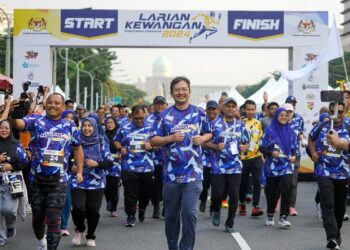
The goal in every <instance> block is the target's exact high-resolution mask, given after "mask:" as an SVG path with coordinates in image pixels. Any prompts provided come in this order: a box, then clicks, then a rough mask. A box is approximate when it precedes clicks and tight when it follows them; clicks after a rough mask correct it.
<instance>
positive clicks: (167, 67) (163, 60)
mask: <svg viewBox="0 0 350 250" xmlns="http://www.w3.org/2000/svg"><path fill="white" fill-rule="evenodd" d="M171 71H172V66H171V62H170V60H169V59H168V58H167V57H165V56H163V55H161V56H159V57H158V58H157V59H156V60H154V62H153V76H160V77H171V73H172V72H171Z"/></svg>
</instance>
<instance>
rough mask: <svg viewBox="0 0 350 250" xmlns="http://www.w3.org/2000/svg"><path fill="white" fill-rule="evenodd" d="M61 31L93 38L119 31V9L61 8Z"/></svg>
mask: <svg viewBox="0 0 350 250" xmlns="http://www.w3.org/2000/svg"><path fill="white" fill-rule="evenodd" d="M61 32H62V33H67V34H72V35H76V36H81V37H87V38H93V37H99V36H105V35H111V34H113V35H115V34H117V33H118V11H117V10H92V9H84V10H61Z"/></svg>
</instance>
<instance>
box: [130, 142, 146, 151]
mask: <svg viewBox="0 0 350 250" xmlns="http://www.w3.org/2000/svg"><path fill="white" fill-rule="evenodd" d="M130 149H131V150H134V151H135V152H136V153H141V152H145V151H146V145H145V142H144V141H131V142H130Z"/></svg>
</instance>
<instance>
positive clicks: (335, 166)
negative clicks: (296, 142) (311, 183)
mask: <svg viewBox="0 0 350 250" xmlns="http://www.w3.org/2000/svg"><path fill="white" fill-rule="evenodd" d="M347 126H348V125H347ZM330 127H331V125H330V122H329V121H328V122H324V123H320V124H318V125H317V126H316V127H314V128H313V129H312V130H311V132H310V135H309V136H310V138H311V140H313V141H314V142H315V149H316V152H317V153H318V154H319V159H318V161H317V162H316V163H315V175H317V176H324V177H329V178H332V179H347V178H349V172H350V171H349V163H350V159H349V155H348V154H345V153H344V151H342V150H339V149H335V148H333V147H332V146H331V145H329V144H328V143H327V134H328V133H329V130H330ZM334 130H335V131H336V132H337V133H338V135H339V138H344V139H346V141H350V136H349V132H348V130H347V128H346V125H345V124H344V123H343V124H342V125H341V126H340V127H334Z"/></svg>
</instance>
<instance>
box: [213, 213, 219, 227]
mask: <svg viewBox="0 0 350 250" xmlns="http://www.w3.org/2000/svg"><path fill="white" fill-rule="evenodd" d="M211 221H212V223H213V225H214V226H215V227H218V226H220V212H214V213H213V217H212V219H211Z"/></svg>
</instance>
